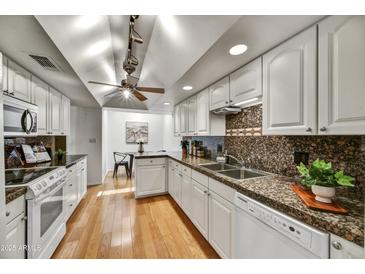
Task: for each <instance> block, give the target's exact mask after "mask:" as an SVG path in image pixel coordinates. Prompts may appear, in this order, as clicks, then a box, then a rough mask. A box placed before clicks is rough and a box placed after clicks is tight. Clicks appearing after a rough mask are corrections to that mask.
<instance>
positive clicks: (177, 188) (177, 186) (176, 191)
mask: <svg viewBox="0 0 365 274" xmlns="http://www.w3.org/2000/svg"><path fill="white" fill-rule="evenodd" d="M181 178H182V174H181V173H179V172H178V171H177V170H176V169H175V172H174V180H173V184H174V186H173V198H174V200H175V202H176V203H177V204H178V205H179V206H181Z"/></svg>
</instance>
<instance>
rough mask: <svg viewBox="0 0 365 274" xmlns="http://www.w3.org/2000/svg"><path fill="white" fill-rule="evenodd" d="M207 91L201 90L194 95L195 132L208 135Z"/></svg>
mask: <svg viewBox="0 0 365 274" xmlns="http://www.w3.org/2000/svg"><path fill="white" fill-rule="evenodd" d="M209 114H210V113H209V91H208V89H206V90H203V91H201V92H199V93H198V95H197V96H196V132H197V134H198V135H209V125H210V123H209Z"/></svg>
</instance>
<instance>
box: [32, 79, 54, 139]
mask: <svg viewBox="0 0 365 274" xmlns="http://www.w3.org/2000/svg"><path fill="white" fill-rule="evenodd" d="M32 103H33V104H36V105H37V106H38V119H37V124H38V134H39V135H42V134H47V133H48V132H49V129H48V124H49V121H48V119H49V117H50V115H49V110H50V108H49V91H48V86H47V84H46V83H44V82H42V81H41V80H40V79H38V78H36V77H35V76H33V75H32Z"/></svg>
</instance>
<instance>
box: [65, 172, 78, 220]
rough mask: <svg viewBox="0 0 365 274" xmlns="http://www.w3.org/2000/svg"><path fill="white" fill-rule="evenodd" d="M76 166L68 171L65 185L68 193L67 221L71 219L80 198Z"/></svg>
mask: <svg viewBox="0 0 365 274" xmlns="http://www.w3.org/2000/svg"><path fill="white" fill-rule="evenodd" d="M77 175H78V174H77V168H76V165H73V166H71V167H70V168H68V169H67V178H66V185H65V193H66V220H67V219H68V218H70V216H71V215H72V213H73V212H74V210H75V208H76V207H77V203H78V200H79V199H78V197H79V186H78V180H79V177H78V176H77Z"/></svg>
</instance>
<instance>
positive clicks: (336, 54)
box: [318, 16, 365, 134]
mask: <svg viewBox="0 0 365 274" xmlns="http://www.w3.org/2000/svg"><path fill="white" fill-rule="evenodd" d="M364 49H365V16H331V17H329V18H327V19H326V20H324V21H322V22H320V23H319V79H318V81H319V104H318V105H319V125H318V126H319V133H320V134H365V103H364V102H365V90H364V88H365V50H364Z"/></svg>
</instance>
